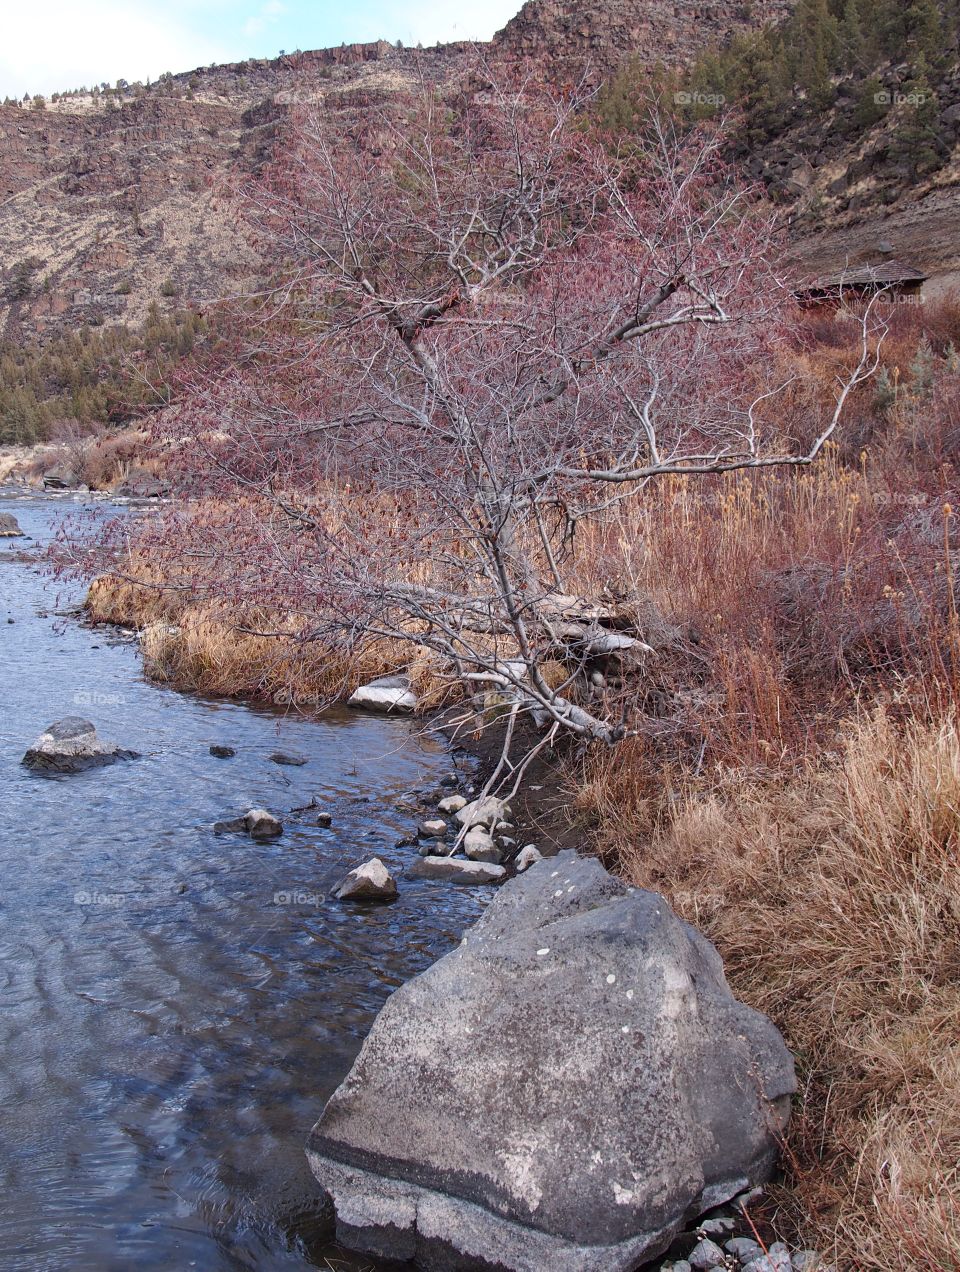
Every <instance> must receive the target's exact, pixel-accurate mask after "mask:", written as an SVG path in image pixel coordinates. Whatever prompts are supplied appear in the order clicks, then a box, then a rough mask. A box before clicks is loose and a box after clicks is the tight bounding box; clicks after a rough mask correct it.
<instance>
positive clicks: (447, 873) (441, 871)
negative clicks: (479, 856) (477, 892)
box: [410, 857, 507, 883]
mask: <svg viewBox="0 0 960 1272" xmlns="http://www.w3.org/2000/svg"><path fill="white" fill-rule="evenodd" d="M506 873H507V872H506V870H504V868H503V866H498V865H495V864H494V863H493V862H489V863H488V862H485V861H461V860H459V859H456V858H454V857H424V858H423V859H422V860H421V861H415V862H414V864H413V865H412V866H411V867H410V876H411V878H413V879H447V880H449V881H450V882H451V883H499V882H500V880H501V879H503V878H505V877H506Z"/></svg>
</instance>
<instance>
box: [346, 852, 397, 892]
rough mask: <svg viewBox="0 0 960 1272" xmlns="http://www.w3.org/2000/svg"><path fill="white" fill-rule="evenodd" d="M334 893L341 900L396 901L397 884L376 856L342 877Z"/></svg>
mask: <svg viewBox="0 0 960 1272" xmlns="http://www.w3.org/2000/svg"><path fill="white" fill-rule="evenodd" d="M333 895H334V896H335V897H336V898H337V899H338V900H339V901H394V900H396V896H397V884H396V880H395V879H394V878H393V876H392V875H391V873H390V871H389V870H388V869H387V867H386V866H385V865H384V864H383V862H382V861H381V860H380V858H379V857H374V858H373V859H372V860H371V861H366V862H364V864H363V865H362V866H357V868H356V869H355V870H351V871H350V873H349V874H348V875H347V877H346V878H345V879H341V881H340V882H339V883H338V884H337V886H336V887H335V888H334V890H333Z"/></svg>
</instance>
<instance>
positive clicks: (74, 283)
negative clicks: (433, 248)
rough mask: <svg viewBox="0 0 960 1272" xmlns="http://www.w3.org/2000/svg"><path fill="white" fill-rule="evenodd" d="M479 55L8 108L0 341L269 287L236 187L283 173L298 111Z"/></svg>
mask: <svg viewBox="0 0 960 1272" xmlns="http://www.w3.org/2000/svg"><path fill="white" fill-rule="evenodd" d="M464 52H465V50H464V47H463V46H458V45H449V46H443V47H440V48H437V49H432V50H426V51H425V52H424V53H423V54H415V53H413V52H403V51H402V50H397V49H394V48H393V46H391V45H389V44H386V43H384V42H379V43H375V44H366V45H345V46H342V47H341V48H336V49H321V50H317V51H315V52H312V53H305V54H298V55H296V56H293V57H286V58H281V59H278V60H276V61H272V62H266V61H264V62H241V63H237V64H234V65H231V66H220V67H212V68H202V69H200V70H197V71H194V72H192V73H189V74H186V75H179V76H174V77H172V78H170V79H167V80H165V81H161V82H159V83H157V84H155V85H153V86H151V87H150V88H147V89H138V90H136V91H134V90H131V91H130V92H129V93H127V94H125V95H124V96H123V97H122V98H120V99H117V98H116V97H115V96H110V97H107V96H106V95H98V96H97V97H94V96H92V95H85V96H76V95H74V96H69V97H64V98H62V99H61V100H59V101H57V102H50V103H47V104H46V107H45V108H44V109H42V110H39V109H30V108H28V107H25V106H0V339H3V338H10V339H18V340H19V339H31V338H32V337H34V336H40V337H43V336H44V334H45V333H49V332H51V331H55V330H59V329H63V328H65V327H70V326H77V325H80V324H82V323H88V322H89V323H95V324H100V323H115V322H127V323H139V322H140V321H141V320H142V318H143V316H144V314H145V313H146V310H147V308H148V306H149V305H150V304H151V302H154V301H156V302H158V303H159V304H161V306H165V305H170V306H174V305H178V304H179V305H182V304H185V303H187V302H188V301H191V302H199V303H201V304H202V303H203V302H204V301H207V300H210V299H212V298H214V297H217V296H222V295H223V294H225V293H227V292H229V291H231V290H232V289H234V288H236V287H237V286H239V285H241V283H242V282H243V280H244V279H246V278H249V277H252V276H254V275H255V274H256V271H257V266H258V262H257V260H256V258H255V257H254V255H253V254H252V252H251V250H250V248H249V246H248V245H247V243H246V242H245V241H244V239H243V237H242V236H241V235H240V233H239V232H238V229H237V225H236V218H235V214H234V211H233V208H232V205H231V200H230V197H229V187H230V186H232V185H234V184H235V183H236V182H237V181H242V180H243V179H244V178H245V177H250V176H251V175H253V174H255V173H256V172H257V170H258V169H259V168H260V167H261V166H262V165H263V164H264V162H266V161H267V160H269V158H270V157H271V156H272V154H273V150H274V144H275V140H276V138H277V136H278V135H279V132H280V131H281V129H282V124H283V121H284V119H285V118H286V117H287V115H288V113H289V111H290V108H291V106H292V105H293V104H294V103H302V102H304V101H321V102H323V103H324V106H325V107H326V108H328V109H334V110H338V109H345V108H347V107H348V106H349V108H351V109H357V108H358V107H362V105H363V103H364V102H365V101H370V100H373V99H375V98H378V97H382V96H383V95H384V94H389V93H392V92H395V91H396V90H397V89H400V88H403V87H407V86H409V85H411V84H412V83H413V81H414V76H415V75H416V74H419V72H420V69H421V68H425V69H426V72H427V74H428V76H437V77H443V76H444V75H446V74H447V73H448V72H449V69H450V68H451V67H452V66H454V65H456V64H457V63H458V61H460V60H462V58H463V55H464Z"/></svg>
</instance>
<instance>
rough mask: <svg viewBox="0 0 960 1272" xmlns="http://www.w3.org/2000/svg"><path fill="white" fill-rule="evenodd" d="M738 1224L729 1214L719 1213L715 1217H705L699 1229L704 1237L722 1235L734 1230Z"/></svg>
mask: <svg viewBox="0 0 960 1272" xmlns="http://www.w3.org/2000/svg"><path fill="white" fill-rule="evenodd" d="M736 1226H737V1221H736V1220H735V1219H732V1218H731V1217H730V1216H729V1215H717V1216H715V1217H714V1218H713V1219H704V1221H703V1223H701V1224H700V1225H699V1226H698V1228H697V1231H698V1232H699V1233H700V1234H701V1235H702V1236H704V1237H722V1236H724V1235H725V1234H726V1233H728V1232H733V1230H734V1228H735V1227H736Z"/></svg>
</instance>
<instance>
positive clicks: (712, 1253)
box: [689, 1237, 726, 1272]
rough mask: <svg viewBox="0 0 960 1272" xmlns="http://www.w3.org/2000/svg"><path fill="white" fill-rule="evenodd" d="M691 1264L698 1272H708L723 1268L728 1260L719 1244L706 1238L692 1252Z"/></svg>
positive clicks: (690, 1256)
mask: <svg viewBox="0 0 960 1272" xmlns="http://www.w3.org/2000/svg"><path fill="white" fill-rule="evenodd" d="M689 1263H690V1266H691V1267H692V1268H696V1269H697V1272H706V1269H709V1268H722V1267H723V1266H724V1264H725V1263H726V1260H725V1259H724V1257H723V1251H722V1250H721V1249H720V1247H719V1246H718V1245H717V1243H716V1242H715V1241H711V1240H710V1238H709V1237H705V1238H704V1239H703V1241H700V1242H698V1244H697V1245H695V1246H694V1247H693V1249H692V1250H691V1251H690V1255H689Z"/></svg>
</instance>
